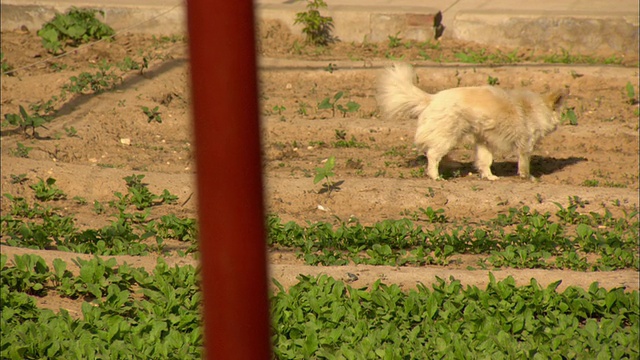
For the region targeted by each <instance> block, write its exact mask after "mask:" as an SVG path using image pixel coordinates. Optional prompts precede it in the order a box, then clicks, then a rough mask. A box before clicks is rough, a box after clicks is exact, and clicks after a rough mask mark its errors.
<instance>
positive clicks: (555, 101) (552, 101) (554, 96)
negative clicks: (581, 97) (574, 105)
mask: <svg viewBox="0 0 640 360" xmlns="http://www.w3.org/2000/svg"><path fill="white" fill-rule="evenodd" d="M568 96H569V89H559V90H554V91H552V92H550V93H548V94H547V95H545V96H544V102H545V104H546V105H547V106H548V107H549V109H551V111H554V112H559V111H560V109H562V105H564V101H565V100H566V99H567V97H568Z"/></svg>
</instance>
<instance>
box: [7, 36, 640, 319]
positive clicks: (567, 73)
mask: <svg viewBox="0 0 640 360" xmlns="http://www.w3.org/2000/svg"><path fill="white" fill-rule="evenodd" d="M259 40H260V44H259V47H258V50H259V53H260V68H259V77H260V90H259V91H260V99H261V101H262V104H261V106H262V111H263V117H262V127H263V133H264V137H263V157H264V179H265V200H266V204H267V211H268V212H269V213H273V214H277V215H278V216H280V217H281V218H282V219H283V220H284V221H289V220H293V221H296V222H299V223H305V222H306V221H312V222H314V221H326V222H336V221H338V220H337V219H341V220H347V219H349V218H357V219H359V220H360V221H361V222H362V223H364V224H371V223H374V222H377V221H381V220H384V219H398V218H401V217H403V216H404V215H406V214H408V213H411V212H415V211H417V210H418V209H419V208H425V209H426V208H427V207H432V208H433V209H439V208H442V209H444V210H445V213H446V215H447V216H448V217H449V218H450V219H454V220H465V221H468V222H471V223H473V222H474V221H479V220H486V219H490V218H495V217H496V216H497V214H499V213H505V212H507V211H508V209H509V208H511V207H521V206H523V205H526V206H529V207H530V208H532V209H535V210H538V211H541V212H545V211H549V212H551V213H554V212H555V211H556V210H557V209H558V208H557V206H556V205H555V203H556V202H557V203H560V204H562V205H563V206H567V205H568V201H569V200H568V199H569V198H570V197H574V196H578V197H580V198H581V199H582V200H583V201H585V202H586V206H585V208H583V209H581V211H584V212H589V211H594V212H599V213H602V212H604V209H605V208H607V209H608V210H609V211H611V212H612V213H613V214H614V215H617V216H620V215H622V214H623V213H624V212H625V211H627V212H629V211H632V210H634V209H637V208H638V189H639V181H638V174H639V171H638V151H639V148H638V115H637V111H638V105H637V104H630V103H628V102H627V97H626V93H625V90H624V89H625V85H626V84H627V82H631V83H632V84H635V85H637V80H638V68H637V67H629V66H579V65H576V66H573V65H546V64H541V63H534V62H531V63H524V64H523V63H520V64H518V65H511V66H490V65H486V66H485V65H466V64H460V63H454V62H451V61H453V60H455V57H454V56H455V54H456V53H457V52H461V51H465V50H469V49H472V50H474V51H481V50H483V51H488V52H493V53H498V52H500V53H508V52H509V51H512V49H494V48H487V47H486V46H480V45H478V44H470V43H461V42H457V41H454V40H447V39H444V40H442V41H441V43H439V50H438V49H427V50H426V51H428V52H429V54H430V57H431V58H436V59H437V58H440V59H444V60H446V61H443V62H433V61H425V60H419V58H424V57H421V56H418V51H417V50H416V49H415V48H406V47H404V48H402V47H401V48H389V46H388V44H343V43H337V44H333V45H331V46H329V47H327V48H324V49H316V48H312V47H305V46H301V45H299V44H301V43H302V39H300V38H298V37H297V36H295V35H292V34H290V33H289V32H288V31H287V30H286V29H285V28H284V27H283V26H281V25H279V24H278V23H267V24H262V26H261V28H260V33H259ZM296 41H297V43H296ZM534 50H535V49H522V51H524V52H525V53H526V54H534V55H535V52H534ZM389 51H391V52H392V53H391V54H390V55H389V56H387V55H386V54H387V53H388V52H389ZM2 52H3V53H4V56H5V59H6V61H7V62H8V63H9V64H10V65H11V66H13V68H15V69H16V71H15V72H14V73H13V74H11V75H12V76H6V75H3V76H2V116H3V117H4V115H5V114H9V113H17V112H18V106H19V105H23V106H25V107H26V105H28V104H33V103H38V102H45V101H47V100H49V99H51V97H52V96H53V95H58V94H59V93H60V90H61V88H62V86H63V85H64V84H66V83H68V82H69V78H70V77H71V76H77V75H78V74H79V73H81V72H83V71H88V72H92V73H93V72H95V71H97V69H96V66H97V65H98V64H99V63H100V62H101V61H103V60H106V61H107V62H109V63H117V62H119V61H122V60H123V59H124V58H125V57H126V56H130V57H132V58H133V59H135V60H137V61H140V60H141V58H142V56H145V55H148V58H150V59H151V61H150V65H149V69H147V70H145V71H143V72H142V73H140V72H129V73H127V74H126V75H124V76H123V79H122V80H123V81H122V82H121V83H120V84H118V85H117V87H116V88H115V90H113V91H107V92H103V93H101V94H84V95H77V96H73V97H69V98H67V99H66V100H65V101H58V102H55V103H54V106H55V108H56V109H57V116H56V118H55V120H53V121H52V122H51V123H49V124H47V126H46V129H44V128H39V129H38V130H37V134H36V136H35V137H32V136H29V135H26V134H24V133H23V132H22V131H20V130H19V129H15V128H13V127H11V126H3V128H2V190H1V192H2V193H3V194H4V193H10V194H14V195H18V196H26V197H27V198H29V200H33V198H32V192H31V190H30V189H29V188H28V185H29V184H31V183H33V182H35V181H37V179H38V178H47V177H53V178H55V179H56V180H57V183H56V185H58V186H59V187H60V188H61V189H63V190H64V191H65V193H67V194H68V195H69V199H68V200H62V201H59V202H58V203H56V206H58V207H60V208H62V209H64V210H65V212H67V213H71V214H74V215H75V218H76V221H77V224H78V226H80V227H85V228H89V227H99V226H102V225H104V222H105V221H106V219H105V218H101V217H96V215H95V213H94V212H93V210H92V206H91V204H92V203H93V202H94V201H95V200H97V201H100V202H107V201H109V200H112V199H113V193H114V191H120V192H123V191H125V190H126V188H125V183H124V181H123V180H122V178H123V177H124V176H128V175H131V174H132V173H136V174H144V175H145V176H146V177H145V182H146V183H148V184H149V186H150V189H151V190H152V191H154V192H161V191H162V190H163V189H167V190H169V191H170V192H171V193H173V194H176V195H178V196H179V197H180V204H178V205H172V206H163V207H161V208H159V209H158V211H159V212H155V213H154V215H157V216H160V215H162V214H163V212H164V213H175V214H176V215H178V216H181V217H187V216H188V217H195V216H196V213H195V209H196V206H197V204H196V196H195V195H193V192H194V181H195V178H194V174H195V171H196V169H195V167H194V158H193V151H192V150H193V142H192V137H191V135H192V134H191V122H190V115H189V111H190V109H189V106H190V105H189V104H190V94H189V84H188V78H189V67H188V64H189V59H188V56H187V45H186V42H185V41H184V40H182V39H181V38H179V37H173V38H165V39H163V38H161V37H159V36H158V37H155V38H152V37H148V36H142V35H131V34H125V35H120V36H118V37H116V39H115V40H114V41H111V42H101V43H98V44H95V45H93V46H90V47H85V48H82V49H78V50H74V49H70V50H69V54H68V56H65V57H61V58H57V59H50V57H51V56H50V55H49V54H47V53H46V51H45V50H44V49H43V48H42V45H41V44H40V40H39V38H38V37H37V36H36V35H35V34H34V33H31V32H28V31H23V32H3V33H2ZM604 55H605V56H606V55H607V54H604ZM402 56H404V59H405V61H410V62H411V63H413V64H415V65H416V68H417V73H418V76H419V79H420V86H421V87H422V88H424V89H425V90H426V91H429V92H437V91H440V90H443V89H447V88H451V87H456V86H471V85H483V84H486V83H487V81H488V78H489V76H491V77H493V78H497V79H498V80H499V83H500V86H504V87H510V88H515V87H525V88H527V89H531V90H533V91H537V92H541V93H544V92H547V91H549V90H550V89H554V88H558V87H568V88H569V89H570V91H571V96H570V99H569V100H568V103H567V106H568V107H571V108H573V109H574V111H575V113H576V115H577V121H578V124H577V125H569V124H563V125H562V126H560V127H559V129H558V130H557V131H556V132H555V133H552V134H551V135H550V136H548V137H547V138H545V139H544V140H543V141H542V142H541V143H540V144H539V146H538V148H537V150H536V152H535V156H534V157H533V161H532V172H533V175H535V176H536V177H537V178H538V179H537V181H524V180H520V179H519V178H518V177H517V176H516V158H515V156H514V155H513V154H504V155H502V156H499V157H497V158H496V161H495V163H494V167H493V169H494V173H495V174H496V175H498V176H500V177H501V179H500V180H498V181H495V182H489V181H486V180H481V179H479V177H478V176H477V174H476V172H475V170H474V169H473V166H472V162H473V151H472V149H471V148H470V147H469V146H464V145H463V146H460V147H459V148H457V149H456V150H455V151H453V152H452V153H451V154H450V156H449V159H448V161H447V162H446V163H444V164H443V165H442V166H441V172H442V173H443V174H444V175H445V177H446V178H448V179H447V180H446V181H437V182H436V181H432V180H430V179H429V178H427V177H426V175H425V174H424V167H425V162H426V160H425V159H424V157H423V156H422V155H421V154H419V153H418V152H417V151H416V150H415V148H414V146H413V143H412V139H413V132H414V130H415V120H412V119H386V118H384V117H381V116H380V115H379V112H378V109H377V104H376V100H375V94H376V90H375V87H376V85H375V84H376V77H377V76H378V74H379V72H380V69H381V68H382V67H384V66H385V65H387V64H389V63H390V60H389V57H393V58H400V57H402ZM531 59H532V60H533V59H535V57H534V56H531ZM623 63H629V64H637V58H635V59H625V60H624V61H623ZM31 64H35V65H31ZM29 65H31V66H29ZM635 89H636V91H638V88H637V86H636V88H635ZM338 91H343V92H344V93H345V96H344V98H343V99H341V100H340V103H341V104H346V102H347V101H354V102H357V103H358V104H360V109H359V110H357V111H356V112H354V113H347V114H344V115H343V114H342V113H341V112H340V111H336V112H335V113H333V112H332V111H331V110H318V109H317V106H316V105H317V104H318V102H320V101H321V100H322V99H324V98H326V97H332V96H333V95H334V94H335V93H337V92H338ZM142 106H147V107H148V108H153V107H155V106H158V107H159V111H160V112H161V116H162V122H161V123H157V122H155V121H152V122H149V121H148V118H147V116H146V115H145V114H144V113H143V112H142V110H141V107H142ZM278 108H279V109H280V110H278ZM634 111H635V113H634ZM71 127H73V128H74V129H76V130H77V134H76V135H74V136H70V135H69V133H68V130H65V128H66V129H70V128H71ZM339 137H343V138H344V140H345V141H347V142H351V144H352V145H357V146H353V147H336V146H335V144H336V143H337V142H338V141H339V140H341V139H340V138H339ZM18 143H22V144H23V145H25V146H27V147H31V148H32V150H31V151H30V152H29V155H28V158H22V157H18V156H16V155H15V151H16V148H17V146H18ZM332 155H333V156H335V157H336V159H337V160H336V168H335V173H336V176H335V178H334V180H335V181H336V182H337V188H336V189H334V190H333V191H331V192H324V191H322V189H323V187H322V184H321V183H318V184H314V183H313V176H314V175H315V168H317V167H319V166H322V164H323V161H325V160H326V159H327V158H328V157H330V156H332ZM230 156H233V154H230ZM12 174H26V176H27V177H28V178H29V181H28V182H27V183H26V184H14V183H12V181H11V175H12ZM588 185H597V186H588ZM76 195H77V196H81V197H83V198H85V199H86V200H87V201H88V205H79V204H77V203H76V202H74V201H73V200H71V198H72V197H73V196H76ZM183 202H184V203H183ZM8 208H9V204H8V201H6V199H5V198H3V199H2V211H3V212H4V211H7V209H8ZM181 246H182V247H184V245H181V244H174V248H170V249H173V250H177V249H180V248H181ZM2 252H3V253H4V254H7V255H9V256H10V258H12V257H13V254H22V253H26V252H29V253H36V254H38V255H41V256H43V257H44V258H45V259H46V260H47V261H48V262H52V260H53V259H54V258H62V259H64V260H67V262H68V263H69V265H70V266H71V263H70V259H74V258H76V257H82V256H84V255H78V254H73V253H65V252H60V251H54V250H38V251H36V250H28V249H22V248H12V247H9V246H2ZM269 256H270V263H271V275H272V276H273V277H275V278H277V279H278V281H280V282H281V283H282V284H283V285H285V286H287V287H288V286H291V285H293V284H295V283H296V282H297V281H296V276H297V275H298V274H318V273H326V274H329V275H331V276H334V277H336V278H340V279H345V280H349V281H351V279H350V277H349V276H348V275H347V273H351V274H355V275H357V277H358V280H356V281H354V282H353V283H352V284H353V285H354V286H357V287H360V286H366V285H368V284H371V283H372V282H374V281H375V280H377V279H383V280H384V281H385V282H387V283H397V284H399V285H400V286H402V287H403V288H411V287H413V286H415V285H416V284H417V283H419V282H420V283H424V284H429V283H431V282H433V281H434V280H435V277H436V276H438V277H441V278H449V277H450V276H454V277H455V278H456V279H459V280H461V281H462V282H463V284H470V285H478V286H480V287H482V286H484V285H485V284H486V283H487V281H488V276H487V272H488V271H486V270H468V269H467V268H468V266H469V264H474V263H475V262H476V261H477V260H478V257H475V258H474V257H464V256H460V257H459V258H458V260H456V261H453V262H452V264H451V265H449V266H444V267H438V266H425V267H419V268H418V267H402V268H394V267H387V266H355V265H354V266H340V267H312V266H305V265H304V264H303V262H302V261H301V260H299V259H297V258H296V257H295V255H294V254H291V253H288V252H283V251H276V250H273V249H270V250H269ZM165 257H166V259H167V261H168V262H169V264H170V265H172V264H185V263H191V264H195V263H196V262H197V260H194V259H193V258H191V257H187V258H185V257H180V256H178V255H175V252H172V253H170V254H167V255H166V256H165ZM116 258H118V260H119V262H128V263H129V264H131V265H133V266H144V267H146V268H149V269H152V268H153V267H154V266H155V264H156V259H157V255H152V256H148V257H130V256H129V257H127V256H119V257H116ZM494 274H495V275H496V277H497V278H499V279H500V278H503V277H506V276H508V275H511V276H513V277H514V278H515V279H516V281H517V282H518V283H519V284H527V283H529V281H530V279H531V278H535V279H537V280H538V282H539V283H541V284H542V285H543V286H544V285H546V284H549V283H551V282H554V281H556V280H562V281H563V282H562V285H561V288H564V287H566V286H569V285H577V286H583V287H587V286H588V285H589V284H591V283H592V282H593V281H599V282H600V284H601V285H602V286H605V287H607V288H613V287H618V286H622V287H625V288H626V289H628V290H637V289H638V273H637V272H636V271H633V270H623V271H616V272H574V271H561V270H553V271H550V270H515V269H502V270H494ZM38 301H39V303H40V304H41V305H42V306H44V307H49V308H53V309H58V308H60V307H62V308H67V309H69V310H70V311H71V312H72V313H73V312H74V311H77V310H78V308H79V304H77V303H74V302H73V301H70V300H68V299H62V298H60V297H57V296H56V294H55V293H50V295H49V296H47V297H46V298H41V299H39V300H38Z"/></svg>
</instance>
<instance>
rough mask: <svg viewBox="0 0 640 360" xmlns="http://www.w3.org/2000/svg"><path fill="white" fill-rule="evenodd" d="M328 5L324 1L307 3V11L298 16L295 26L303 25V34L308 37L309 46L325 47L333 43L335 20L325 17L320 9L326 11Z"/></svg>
mask: <svg viewBox="0 0 640 360" xmlns="http://www.w3.org/2000/svg"><path fill="white" fill-rule="evenodd" d="M326 8H327V3H326V2H324V0H310V1H307V11H304V12H299V13H297V14H296V19H295V20H294V22H293V23H294V24H296V25H297V24H301V25H302V26H303V27H302V32H303V33H304V34H305V36H306V41H307V43H309V44H312V45H316V46H324V45H327V44H329V43H330V42H332V41H333V36H332V35H331V32H332V31H333V18H332V17H331V16H323V15H321V14H320V11H318V10H319V9H326Z"/></svg>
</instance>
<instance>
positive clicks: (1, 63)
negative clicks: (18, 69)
mask: <svg viewBox="0 0 640 360" xmlns="http://www.w3.org/2000/svg"><path fill="white" fill-rule="evenodd" d="M0 69H1V70H2V75H4V74H5V73H6V72H9V71H11V70H13V66H11V65H9V63H7V61H6V60H5V59H4V53H3V52H0Z"/></svg>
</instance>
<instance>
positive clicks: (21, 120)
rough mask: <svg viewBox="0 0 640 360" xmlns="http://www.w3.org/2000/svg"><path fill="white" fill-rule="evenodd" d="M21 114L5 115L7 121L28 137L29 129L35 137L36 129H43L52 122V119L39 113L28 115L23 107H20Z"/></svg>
mask: <svg viewBox="0 0 640 360" xmlns="http://www.w3.org/2000/svg"><path fill="white" fill-rule="evenodd" d="M19 109H20V114H5V115H4V118H5V120H6V121H7V122H8V123H9V124H11V125H14V126H19V127H20V129H22V131H23V132H24V133H25V135H27V129H29V128H31V136H32V137H35V136H36V135H37V134H36V129H37V128H39V127H43V128H45V129H46V127H45V126H44V125H45V124H46V123H48V122H49V121H51V119H50V118H49V117H47V116H43V115H40V114H39V113H38V112H35V113H33V114H28V113H27V111H26V110H25V109H24V107H23V106H22V105H20V106H19Z"/></svg>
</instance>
